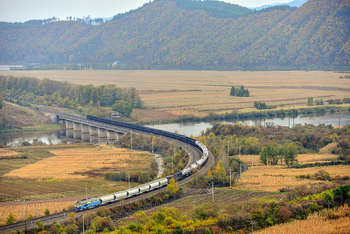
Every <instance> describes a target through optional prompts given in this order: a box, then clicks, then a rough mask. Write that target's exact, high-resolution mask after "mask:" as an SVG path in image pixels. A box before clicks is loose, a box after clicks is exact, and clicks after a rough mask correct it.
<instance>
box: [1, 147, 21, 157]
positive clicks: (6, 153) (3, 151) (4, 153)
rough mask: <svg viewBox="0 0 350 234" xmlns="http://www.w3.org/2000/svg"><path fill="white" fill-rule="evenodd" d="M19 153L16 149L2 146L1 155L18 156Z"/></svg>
mask: <svg viewBox="0 0 350 234" xmlns="http://www.w3.org/2000/svg"><path fill="white" fill-rule="evenodd" d="M17 155H18V153H17V152H15V151H12V150H7V149H1V148H0V157H11V156H17Z"/></svg>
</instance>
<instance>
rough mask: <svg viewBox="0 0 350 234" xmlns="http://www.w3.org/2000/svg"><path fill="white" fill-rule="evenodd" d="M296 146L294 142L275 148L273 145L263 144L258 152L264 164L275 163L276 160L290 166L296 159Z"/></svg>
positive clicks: (276, 162)
mask: <svg viewBox="0 0 350 234" xmlns="http://www.w3.org/2000/svg"><path fill="white" fill-rule="evenodd" d="M297 153H298V148H297V147H296V145H295V144H293V143H289V144H288V145H287V146H280V147H279V148H276V147H275V146H274V145H267V146H264V147H263V148H262V150H261V152H260V161H261V162H262V163H263V164H264V165H277V164H278V161H281V162H283V161H284V162H285V164H286V165H287V166H288V167H290V166H293V165H294V164H295V163H296V162H297V160H296V158H297Z"/></svg>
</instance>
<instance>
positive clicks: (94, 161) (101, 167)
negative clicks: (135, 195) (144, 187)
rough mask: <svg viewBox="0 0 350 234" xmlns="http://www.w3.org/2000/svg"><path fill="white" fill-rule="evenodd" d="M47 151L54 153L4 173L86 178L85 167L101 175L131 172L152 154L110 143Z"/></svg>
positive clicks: (146, 164)
mask: <svg viewBox="0 0 350 234" xmlns="http://www.w3.org/2000/svg"><path fill="white" fill-rule="evenodd" d="M50 153H52V154H53V155H55V156H53V157H49V158H46V159H43V160H40V161H38V162H36V163H33V164H30V165H27V166H25V167H22V168H19V169H17V170H13V171H11V172H9V173H7V174H5V175H4V176H5V177H10V178H14V177H18V178H27V179H45V178H46V179H48V178H54V179H86V178H88V175H89V171H90V172H91V171H93V172H94V175H104V174H106V173H108V172H120V171H122V170H124V169H125V168H129V170H130V172H133V171H135V167H136V165H137V167H136V169H137V170H141V171H142V170H146V169H147V168H148V167H149V165H150V163H151V160H152V158H153V156H152V155H151V154H149V153H147V152H131V151H129V150H127V149H118V148H114V147H112V146H100V147H96V148H93V149H85V148H81V149H79V148H77V149H62V150H51V151H50Z"/></svg>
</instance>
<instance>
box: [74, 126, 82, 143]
mask: <svg viewBox="0 0 350 234" xmlns="http://www.w3.org/2000/svg"><path fill="white" fill-rule="evenodd" d="M73 138H74V139H78V140H81V124H80V123H74V122H73Z"/></svg>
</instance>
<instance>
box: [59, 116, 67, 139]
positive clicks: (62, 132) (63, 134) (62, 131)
mask: <svg viewBox="0 0 350 234" xmlns="http://www.w3.org/2000/svg"><path fill="white" fill-rule="evenodd" d="M57 124H58V125H60V126H61V129H60V130H59V131H58V134H59V135H60V136H66V123H65V121H64V120H62V119H57Z"/></svg>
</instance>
